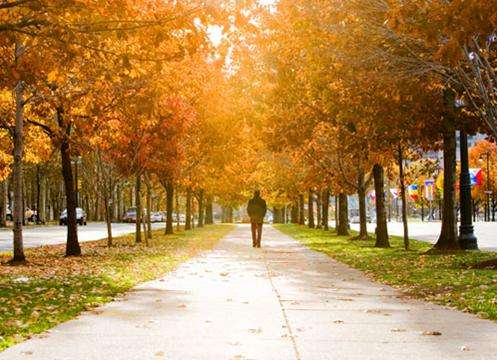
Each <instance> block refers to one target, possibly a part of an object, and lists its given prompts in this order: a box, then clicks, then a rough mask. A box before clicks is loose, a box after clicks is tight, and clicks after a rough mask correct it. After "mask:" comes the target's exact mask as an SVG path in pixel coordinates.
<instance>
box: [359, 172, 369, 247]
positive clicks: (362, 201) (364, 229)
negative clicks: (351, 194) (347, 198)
mask: <svg viewBox="0 0 497 360" xmlns="http://www.w3.org/2000/svg"><path fill="white" fill-rule="evenodd" d="M357 196H358V198H359V235H358V236H357V239H359V240H367V239H368V238H369V236H368V224H367V223H368V219H367V215H366V184H365V179H364V172H363V171H362V170H359V174H358V176H357Z"/></svg>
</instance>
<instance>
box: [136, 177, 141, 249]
mask: <svg viewBox="0 0 497 360" xmlns="http://www.w3.org/2000/svg"><path fill="white" fill-rule="evenodd" d="M141 177H142V175H141V173H139V172H138V173H137V174H136V182H135V206H136V222H135V243H137V244H139V243H141V242H142V230H141V222H142V202H141V182H142V180H141Z"/></svg>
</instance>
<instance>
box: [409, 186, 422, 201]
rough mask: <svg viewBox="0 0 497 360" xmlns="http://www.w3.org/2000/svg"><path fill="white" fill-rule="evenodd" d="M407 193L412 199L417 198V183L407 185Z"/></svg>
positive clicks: (415, 199) (416, 199)
mask: <svg viewBox="0 0 497 360" xmlns="http://www.w3.org/2000/svg"><path fill="white" fill-rule="evenodd" d="M407 194H408V195H409V197H410V198H411V199H412V200H413V201H418V200H419V193H418V184H412V185H409V186H408V187H407Z"/></svg>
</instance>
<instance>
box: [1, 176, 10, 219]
mask: <svg viewBox="0 0 497 360" xmlns="http://www.w3.org/2000/svg"><path fill="white" fill-rule="evenodd" d="M7 185H8V184H7V179H5V180H4V181H2V182H1V183H0V227H6V226H7V201H8V200H7V192H8V188H7Z"/></svg>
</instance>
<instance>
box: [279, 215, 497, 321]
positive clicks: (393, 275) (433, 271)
mask: <svg viewBox="0 0 497 360" xmlns="http://www.w3.org/2000/svg"><path fill="white" fill-rule="evenodd" d="M275 228H276V229H278V230H280V231H282V232H283V233H285V234H287V235H290V236H291V237H293V238H295V239H296V240H299V241H300V242H301V243H303V244H304V245H306V246H307V247H309V248H311V249H313V250H316V251H319V252H323V253H325V254H327V255H328V256H330V257H332V258H334V259H336V260H338V261H340V262H342V263H345V264H347V265H350V266H351V267H353V268H356V269H358V270H361V271H363V272H364V273H365V274H366V275H368V276H369V277H371V278H373V279H374V280H376V281H379V282H382V283H385V284H388V285H391V286H393V287H396V288H400V289H402V290H403V292H404V293H405V294H406V295H409V296H413V297H416V298H422V299H425V300H428V301H433V302H436V303H439V304H444V305H449V306H452V307H455V308H457V309H459V310H463V311H466V312H471V313H474V314H477V315H478V316H480V317H482V318H487V319H491V320H497V271H496V270H480V269H472V268H470V267H471V265H473V264H476V263H480V262H482V261H486V260H491V259H496V258H497V253H492V252H458V253H453V254H436V255H434V254H426V252H427V251H428V250H430V249H431V247H432V246H431V245H430V244H427V243H425V242H422V241H416V240H411V250H409V251H405V250H404V249H403V240H402V238H400V237H396V236H392V237H391V240H390V242H391V245H392V248H390V249H379V248H375V247H374V240H368V241H359V240H351V237H352V236H353V235H356V234H357V233H356V232H353V231H351V236H337V235H336V234H333V233H332V232H330V231H324V230H317V229H309V228H308V227H304V226H299V225H275Z"/></svg>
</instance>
